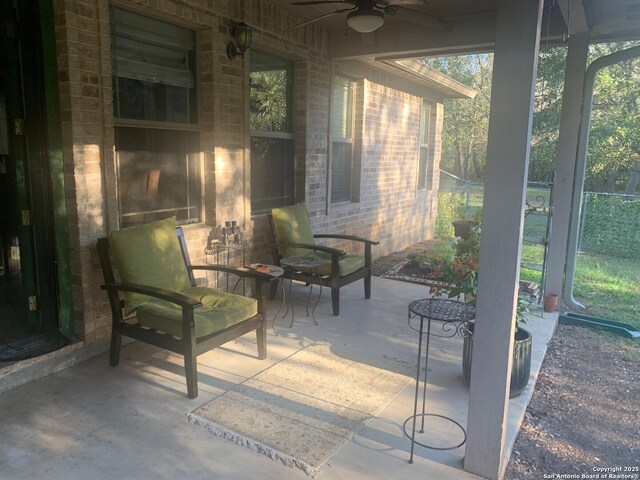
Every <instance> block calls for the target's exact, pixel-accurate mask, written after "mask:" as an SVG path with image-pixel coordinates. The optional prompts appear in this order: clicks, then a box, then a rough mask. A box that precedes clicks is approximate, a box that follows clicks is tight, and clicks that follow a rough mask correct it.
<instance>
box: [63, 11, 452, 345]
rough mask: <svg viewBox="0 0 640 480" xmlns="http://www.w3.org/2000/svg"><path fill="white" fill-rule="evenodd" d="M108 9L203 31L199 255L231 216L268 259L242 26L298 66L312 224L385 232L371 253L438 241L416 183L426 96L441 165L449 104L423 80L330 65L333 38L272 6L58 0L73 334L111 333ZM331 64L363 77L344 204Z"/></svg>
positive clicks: (113, 210)
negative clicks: (332, 138) (336, 190)
mask: <svg viewBox="0 0 640 480" xmlns="http://www.w3.org/2000/svg"><path fill="white" fill-rule="evenodd" d="M110 5H112V6H116V7H118V8H123V9H128V10H131V11H134V12H136V13H140V14H143V15H147V16H150V17H154V18H157V19H159V20H163V21H166V22H171V23H175V24H178V25H181V26H184V27H187V28H189V29H192V30H194V31H196V32H197V55H198V70H197V75H198V80H197V81H198V106H199V130H200V146H201V155H202V160H203V185H204V189H203V198H204V212H203V220H204V221H203V222H201V223H199V224H196V225H189V226H187V227H186V228H185V232H186V237H187V240H188V242H189V247H190V252H191V254H192V257H193V258H192V261H193V262H194V263H199V262H203V261H205V260H206V259H205V256H204V246H205V243H206V238H207V234H208V232H209V230H210V228H211V226H215V225H216V224H221V223H224V221H225V220H232V219H233V220H237V221H238V222H239V223H240V224H241V226H242V227H243V229H244V230H245V232H246V236H247V239H248V248H247V260H248V261H250V260H258V261H269V260H270V258H271V257H270V253H269V251H268V243H269V241H270V240H269V233H268V226H267V221H266V216H265V215H258V216H253V217H252V215H251V211H250V210H251V202H250V198H251V185H250V181H249V178H250V161H249V148H248V146H249V125H248V123H249V122H248V116H249V99H248V88H249V85H248V72H249V70H248V63H249V62H248V59H245V60H243V59H242V58H237V59H236V60H234V61H230V60H228V59H227V57H226V54H225V48H226V45H227V43H228V42H229V41H230V39H231V37H230V33H231V30H232V28H233V25H234V24H235V23H237V22H240V21H245V22H246V23H248V24H249V25H251V26H252V27H253V29H254V36H253V46H252V48H253V49H258V50H260V51H264V52H266V53H270V54H273V55H277V56H280V57H283V58H288V59H291V60H292V61H293V62H294V76H295V84H294V85H295V87H294V88H295V92H294V93H295V113H294V116H295V127H294V135H295V165H296V168H295V189H296V192H295V198H296V201H306V203H307V205H308V208H309V212H310V216H311V221H312V223H313V225H314V229H315V230H316V231H317V232H318V233H321V232H336V233H346V234H353V235H360V236H364V237H370V238H374V239H377V240H379V241H381V244H380V246H379V247H377V248H375V249H374V255H375V256H379V255H382V254H385V253H388V252H391V251H394V250H397V249H401V248H403V247H405V246H407V245H409V244H411V243H414V242H417V241H420V240H423V239H426V238H430V237H431V236H432V232H433V222H434V220H435V208H436V207H435V205H436V202H435V195H436V191H437V182H434V186H433V190H431V191H418V190H416V179H417V165H418V143H417V142H418V128H419V119H420V105H421V101H422V98H429V99H430V100H432V101H433V102H434V103H433V108H432V110H431V115H432V125H433V126H434V127H435V128H432V129H431V136H432V140H430V145H431V148H432V149H433V152H432V154H433V156H434V169H435V170H436V171H437V168H438V163H439V159H440V144H439V139H440V132H441V128H442V115H443V109H442V103H441V102H440V101H439V100H438V99H437V98H436V97H430V95H431V93H430V92H429V91H428V90H425V89H424V87H421V86H419V85H417V84H415V83H412V82H409V81H407V80H403V79H398V78H396V77H394V76H393V75H390V74H388V73H384V72H379V71H377V70H376V69H374V68H372V67H370V66H367V65H363V64H357V63H355V62H351V63H349V62H346V63H344V64H340V65H334V64H332V62H331V60H330V59H329V56H328V41H327V36H326V33H324V32H323V31H321V30H320V29H318V28H317V27H315V26H308V27H305V28H302V29H299V30H296V31H294V32H291V33H285V32H284V30H285V29H286V28H287V27H288V26H289V25H292V24H294V23H296V22H297V21H299V20H300V19H299V18H296V17H295V16H294V15H292V14H290V13H288V12H284V11H282V10H281V9H278V8H276V7H274V6H273V5H272V4H270V3H268V2H266V1H246V2H244V1H238V2H235V1H234V2H210V1H207V0H191V1H190V2H189V3H188V4H186V3H185V2H182V1H179V0H176V1H172V0H114V1H113V2H111V3H110V2H108V1H107V0H54V10H55V16H56V48H57V52H58V58H57V60H58V78H59V90H60V104H61V117H62V129H63V148H64V151H63V152H64V161H65V187H66V189H67V204H68V205H67V207H68V211H69V222H70V225H69V226H70V236H71V238H70V242H69V243H70V248H71V252H70V255H71V261H72V271H73V305H74V317H75V325H76V333H77V335H78V337H80V338H81V339H83V340H84V341H85V342H86V343H87V344H89V343H94V342H98V341H105V340H107V339H108V336H109V333H110V313H109V307H108V302H107V298H106V295H105V293H104V292H103V291H102V290H100V289H99V285H100V284H101V283H102V276H101V271H100V268H99V263H98V259H97V254H96V249H95V245H96V240H97V239H98V238H99V237H102V236H105V235H107V234H108V232H109V231H111V230H114V229H118V228H119V214H118V208H119V206H118V185H117V177H116V166H115V155H114V145H115V142H114V115H113V91H112V78H111V75H112V67H111V48H110V45H111V40H110V26H109V7H110ZM248 55H250V52H249V53H248ZM335 71H343V72H345V73H349V74H350V75H352V76H353V77H354V78H357V80H358V89H357V96H358V99H357V101H358V103H357V104H358V105H359V107H358V109H357V111H356V115H357V118H358V119H359V120H358V122H357V128H358V131H359V132H360V133H361V136H360V139H359V142H358V144H357V145H356V147H357V151H358V152H357V153H358V155H359V158H360V162H359V165H360V175H361V177H360V179H361V182H360V198H359V202H348V203H346V204H330V203H328V201H327V191H328V183H327V182H328V178H330V177H329V174H328V162H329V157H328V153H329V148H328V147H329V136H328V135H329V118H330V92H331V85H332V84H331V80H332V76H333V73H334V72H335ZM436 177H437V176H436ZM334 245H336V246H339V247H341V248H349V245H345V244H340V243H338V244H334ZM235 261H236V262H237V261H239V259H238V258H236V259H235Z"/></svg>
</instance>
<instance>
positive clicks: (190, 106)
mask: <svg viewBox="0 0 640 480" xmlns="http://www.w3.org/2000/svg"><path fill="white" fill-rule="evenodd" d="M114 10H120V11H122V12H126V14H133V15H138V16H141V17H146V18H148V19H151V20H152V21H155V22H161V23H165V24H167V25H169V26H170V27H171V28H176V29H178V28H179V29H184V30H186V31H188V32H190V33H191V34H192V37H193V51H192V53H191V54H190V58H191V59H192V62H190V61H189V60H187V64H188V68H189V70H190V71H191V72H192V75H193V89H194V98H193V99H191V98H190V97H189V94H187V103H186V106H187V112H188V114H187V120H186V121H185V122H175V121H163V120H147V119H138V118H127V117H120V116H117V115H116V113H118V114H119V113H120V109H119V102H120V97H119V90H118V87H117V83H118V82H117V72H118V69H117V65H116V62H117V59H116V51H115V48H114V35H115V28H114V22H115V21H116V20H115V19H114V14H113V11H114ZM109 11H110V17H111V20H110V48H111V55H112V80H113V81H114V84H115V86H114V88H113V104H114V112H113V127H114V136H115V130H117V129H120V128H122V129H127V128H140V129H146V130H166V131H174V132H178V131H184V132H193V133H194V134H197V135H196V137H197V140H195V142H196V145H195V148H196V150H195V152H193V153H189V152H188V151H185V152H184V154H185V157H186V158H185V162H186V165H187V170H189V171H190V168H189V162H190V161H191V160H190V158H189V156H193V155H197V159H196V161H197V164H196V165H195V166H194V169H193V171H194V172H197V175H198V179H196V184H197V190H198V192H196V194H195V197H192V196H191V190H190V184H191V182H190V179H189V173H188V172H187V174H186V175H185V181H186V187H187V190H188V191H187V199H188V203H187V205H185V206H183V207H177V208H169V209H162V208H161V209H154V210H144V211H142V210H141V211H139V212H137V211H136V212H127V213H126V214H123V211H122V200H123V199H122V197H121V189H120V187H117V202H118V219H119V223H120V225H121V226H125V225H126V226H133V225H138V224H143V223H147V222H146V221H143V222H141V223H138V222H135V223H133V224H132V225H127V224H126V222H125V221H124V219H125V217H132V216H135V215H146V214H151V215H153V214H157V213H163V212H165V211H166V212H177V211H179V210H186V211H187V212H190V211H191V210H193V209H194V208H195V210H196V212H197V213H196V215H195V216H194V217H191V215H190V214H187V219H185V220H180V219H178V221H177V223H178V224H179V225H191V224H196V223H202V222H203V221H204V218H205V214H206V212H205V201H204V197H205V170H204V160H203V153H202V150H201V147H200V141H201V140H200V135H201V133H202V132H201V126H200V118H199V113H200V95H201V93H200V84H199V80H198V72H199V68H198V63H199V59H200V55H199V38H198V37H199V34H198V31H197V30H196V29H192V28H189V27H185V26H184V25H180V24H177V23H171V22H168V21H166V20H165V19H161V18H157V17H155V16H153V15H147V14H146V13H145V14H142V13H138V12H134V11H130V10H127V9H126V8H121V7H120V6H114V5H111V6H110V8H109ZM190 114H193V117H192V116H191V115H190ZM118 157H119V151H118V148H117V143H116V142H115V138H114V161H115V174H116V181H117V185H121V182H122V179H121V175H120V171H121V168H122V165H121V162H120V160H119V158H118ZM192 198H193V201H194V204H195V205H194V206H192V205H191V203H190V202H191V199H192Z"/></svg>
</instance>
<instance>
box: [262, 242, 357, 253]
mask: <svg viewBox="0 0 640 480" xmlns="http://www.w3.org/2000/svg"><path fill="white" fill-rule="evenodd" d="M272 245H275V246H276V247H278V248H306V249H308V250H313V251H314V252H324V253H330V254H331V255H340V256H341V255H346V254H347V252H345V251H344V250H339V249H337V248H332V247H325V246H324V245H312V244H309V243H289V242H280V243H274V244H272Z"/></svg>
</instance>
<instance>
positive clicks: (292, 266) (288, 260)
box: [280, 255, 326, 327]
mask: <svg viewBox="0 0 640 480" xmlns="http://www.w3.org/2000/svg"><path fill="white" fill-rule="evenodd" d="M325 262H326V260H324V259H322V258H320V257H318V256H316V255H303V256H299V257H285V258H283V259H281V260H280V265H282V266H283V267H285V269H288V270H289V272H290V277H289V305H290V306H291V325H290V327H293V320H294V318H295V317H294V315H295V314H294V311H293V303H292V296H291V285H292V284H293V277H294V275H295V272H296V270H306V271H308V272H310V273H311V275H314V276H316V277H319V276H320V275H319V273H318V268H319V267H321V266H322V265H324V264H325ZM319 290H320V292H318V298H317V299H316V303H314V304H313V308H312V309H311V318H312V319H313V323H315V324H316V325H318V322H317V321H316V316H315V311H316V307H317V306H318V302H320V297H322V283H320V289H319ZM312 292H313V283H312V284H311V285H310V288H309V296H308V297H307V303H306V308H307V317H308V316H309V301H310V300H311V293H312ZM289 305H288V306H287V308H288V307H289ZM287 312H288V310H287ZM285 315H286V313H285Z"/></svg>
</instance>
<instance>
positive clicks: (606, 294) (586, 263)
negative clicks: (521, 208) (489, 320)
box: [520, 245, 640, 328]
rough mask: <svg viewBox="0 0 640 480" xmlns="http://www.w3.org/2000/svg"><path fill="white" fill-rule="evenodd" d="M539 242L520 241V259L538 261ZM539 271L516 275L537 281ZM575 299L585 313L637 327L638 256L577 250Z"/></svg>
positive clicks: (639, 305)
mask: <svg viewBox="0 0 640 480" xmlns="http://www.w3.org/2000/svg"><path fill="white" fill-rule="evenodd" d="M543 252H544V250H543V248H542V246H541V245H523V246H522V262H523V263H525V264H529V263H533V264H540V265H541V264H542V255H543ZM540 278H541V272H538V271H536V270H532V269H529V268H524V267H523V268H521V269H520V279H521V280H527V281H530V282H539V281H540ZM574 297H575V299H576V300H577V301H578V302H580V303H582V304H583V305H584V306H585V307H587V312H586V313H587V314H588V315H593V316H596V317H601V318H606V319H609V320H616V321H618V322H624V323H630V324H632V325H635V326H636V327H638V328H640V259H631V258H617V257H611V256H607V255H599V254H590V253H581V254H579V255H578V261H577V263H576V278H575V281H574Z"/></svg>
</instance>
